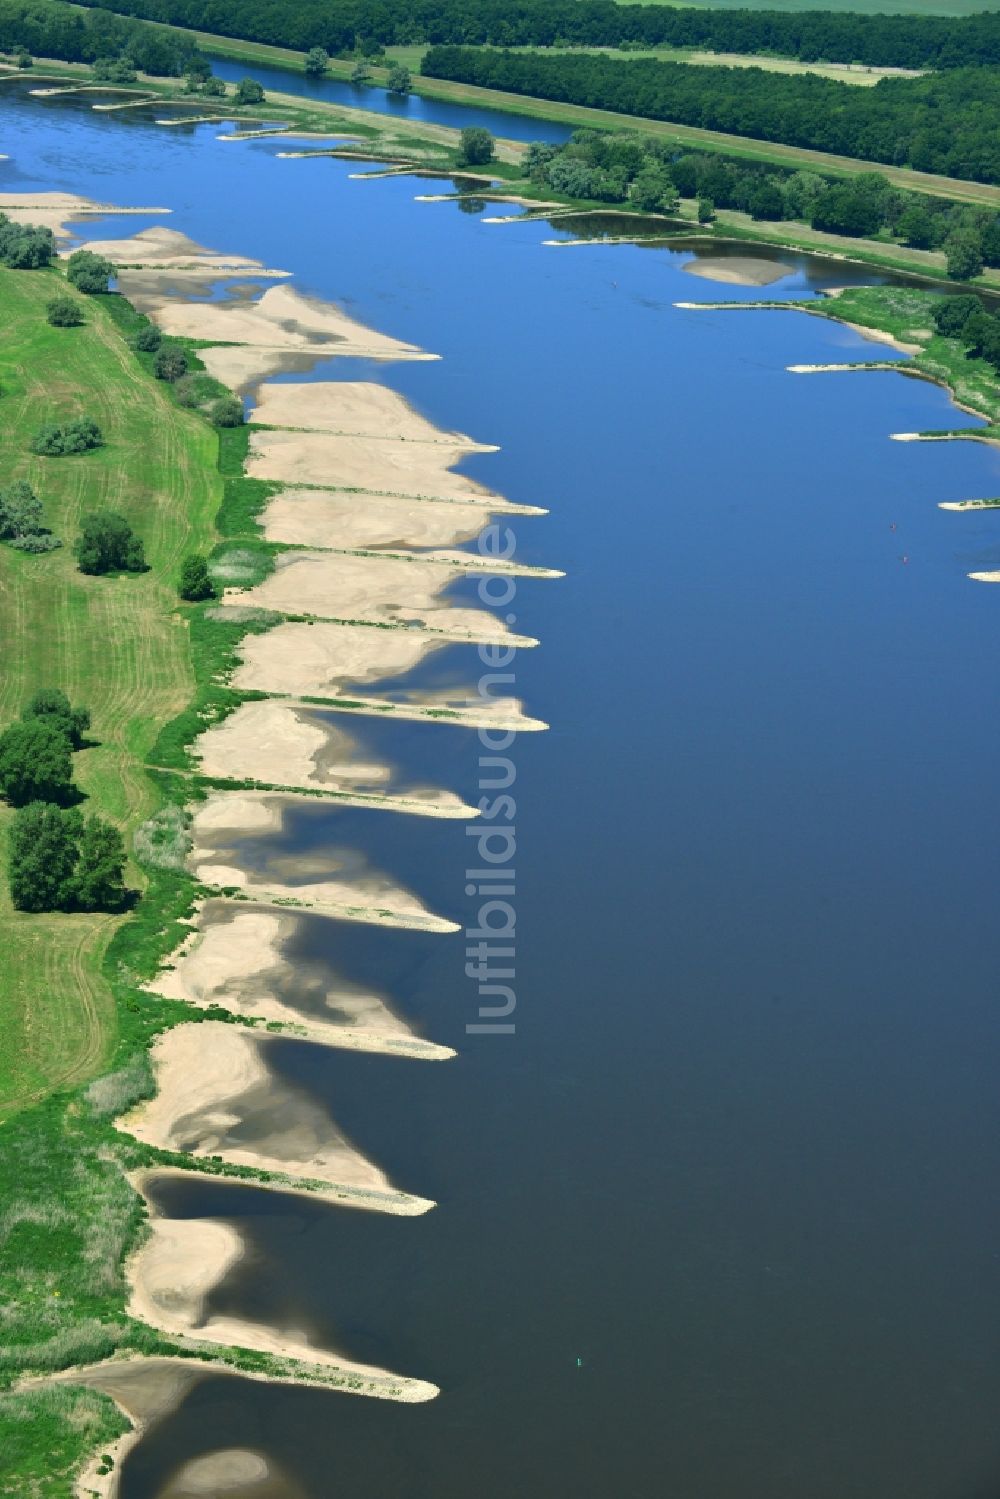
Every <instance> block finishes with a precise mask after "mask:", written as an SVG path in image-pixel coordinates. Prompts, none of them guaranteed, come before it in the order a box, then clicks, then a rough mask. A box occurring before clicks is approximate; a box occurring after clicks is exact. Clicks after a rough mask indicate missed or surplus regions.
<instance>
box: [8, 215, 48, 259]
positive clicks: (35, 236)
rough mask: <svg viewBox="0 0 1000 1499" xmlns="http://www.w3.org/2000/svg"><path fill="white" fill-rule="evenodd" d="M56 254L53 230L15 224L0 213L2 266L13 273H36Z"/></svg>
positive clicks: (33, 225) (34, 225)
mask: <svg viewBox="0 0 1000 1499" xmlns="http://www.w3.org/2000/svg"><path fill="white" fill-rule="evenodd" d="M54 254H55V240H54V239H53V236H52V230H51V229H43V228H42V227H41V226H40V225H38V224H15V223H13V222H12V221H11V220H10V219H9V218H8V217H7V215H6V214H5V213H0V265H5V266H7V267H9V269H10V270H12V271H36V270H38V269H39V268H40V267H42V266H46V265H48V264H49V262H50V261H51V259H52V257H53V255H54Z"/></svg>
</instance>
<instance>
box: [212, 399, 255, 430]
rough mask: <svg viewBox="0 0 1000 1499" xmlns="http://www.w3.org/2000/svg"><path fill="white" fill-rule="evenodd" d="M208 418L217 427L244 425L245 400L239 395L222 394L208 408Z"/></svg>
mask: <svg viewBox="0 0 1000 1499" xmlns="http://www.w3.org/2000/svg"><path fill="white" fill-rule="evenodd" d="M208 419H209V421H210V422H212V424H213V425H214V426H216V427H242V425H243V423H244V422H245V421H246V414H245V412H244V410H243V402H242V401H241V400H239V398H238V397H237V396H220V397H219V399H218V400H217V401H213V402H212V404H211V406H210V407H209V408H208Z"/></svg>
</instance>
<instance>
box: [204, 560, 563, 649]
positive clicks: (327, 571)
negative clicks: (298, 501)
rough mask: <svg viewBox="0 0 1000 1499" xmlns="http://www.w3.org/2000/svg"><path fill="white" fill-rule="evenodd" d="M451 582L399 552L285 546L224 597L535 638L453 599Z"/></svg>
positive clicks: (454, 635) (517, 639)
mask: <svg viewBox="0 0 1000 1499" xmlns="http://www.w3.org/2000/svg"><path fill="white" fill-rule="evenodd" d="M454 581H455V572H454V569H453V568H451V567H447V566H441V565H439V564H437V563H426V564H422V565H421V566H419V567H417V566H415V565H414V564H413V563H412V562H404V561H400V560H399V559H398V558H387V559H385V560H382V559H380V558H377V557H351V556H343V555H339V554H337V553H334V552H283V553H281V554H279V556H278V557H277V559H276V564H275V568H274V571H273V572H272V573H271V574H270V575H269V576H268V577H266V578H265V579H264V580H263V582H262V583H258V584H256V585H255V586H254V587H253V588H249V589H246V590H242V591H240V590H236V589H227V590H226V593H225V595H224V597H225V598H226V600H227V601H229V602H234V601H238V602H239V603H241V604H249V605H251V606H253V607H259V608H261V609H271V610H275V611H276V612H278V613H281V614H298V615H303V614H305V615H311V616H313V617H314V618H316V619H326V620H331V619H332V620H344V621H346V622H347V623H365V624H369V625H375V626H379V625H381V626H397V627H403V628H408V629H416V628H419V629H425V630H433V631H434V632H435V633H436V634H439V635H443V636H445V637H447V638H448V639H449V640H473V641H479V642H482V643H484V644H489V643H494V644H500V645H503V644H508V645H521V646H529V645H533V644H534V643H535V642H534V641H532V640H531V638H530V637H528V636H523V635H515V634H513V633H512V632H511V630H510V628H509V626H508V625H507V624H506V623H505V622H504V621H503V620H502V619H501V618H500V616H499V615H496V614H491V613H489V612H488V611H487V610H485V609H469V608H466V607H459V606H452V605H450V604H449V603H448V602H447V601H446V600H445V599H444V598H442V596H441V595H442V593H443V592H444V590H445V589H446V588H447V587H448V586H449V585H450V584H452V583H454Z"/></svg>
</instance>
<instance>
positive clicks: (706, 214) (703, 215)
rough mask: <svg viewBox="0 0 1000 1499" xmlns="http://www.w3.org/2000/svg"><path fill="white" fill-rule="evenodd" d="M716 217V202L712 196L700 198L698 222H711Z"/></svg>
mask: <svg viewBox="0 0 1000 1499" xmlns="http://www.w3.org/2000/svg"><path fill="white" fill-rule="evenodd" d="M714 218H715V204H714V203H713V202H712V200H711V198H699V199H698V223H699V224H710V223H711V222H712V220H713V219H714Z"/></svg>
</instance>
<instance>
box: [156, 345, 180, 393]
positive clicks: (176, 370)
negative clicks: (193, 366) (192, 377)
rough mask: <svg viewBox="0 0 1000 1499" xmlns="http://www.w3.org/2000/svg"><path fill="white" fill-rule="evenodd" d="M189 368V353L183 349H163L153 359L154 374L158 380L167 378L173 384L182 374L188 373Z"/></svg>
mask: <svg viewBox="0 0 1000 1499" xmlns="http://www.w3.org/2000/svg"><path fill="white" fill-rule="evenodd" d="M187 370H188V362H187V355H186V354H185V353H184V350H183V349H178V348H166V349H161V350H160V351H159V353H158V354H157V356H156V358H155V359H154V360H153V374H154V375H155V376H156V378H157V380H167V381H169V382H170V383H171V384H172V383H173V382H174V381H175V380H179V379H180V378H181V376H182V375H186V374H187Z"/></svg>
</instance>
